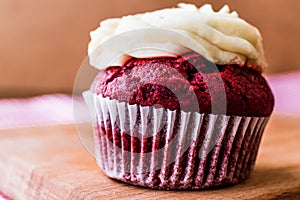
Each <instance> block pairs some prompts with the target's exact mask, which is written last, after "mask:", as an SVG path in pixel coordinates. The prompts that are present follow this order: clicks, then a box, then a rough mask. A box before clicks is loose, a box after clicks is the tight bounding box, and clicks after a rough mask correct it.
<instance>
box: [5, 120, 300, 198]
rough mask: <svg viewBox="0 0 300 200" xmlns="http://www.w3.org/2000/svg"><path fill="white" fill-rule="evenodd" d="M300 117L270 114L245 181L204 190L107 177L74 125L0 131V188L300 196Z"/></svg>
mask: <svg viewBox="0 0 300 200" xmlns="http://www.w3.org/2000/svg"><path fill="white" fill-rule="evenodd" d="M299 120H300V118H296V117H288V116H279V115H276V116H273V117H272V118H271V121H270V123H269V124H268V126H267V130H266V132H265V134H264V136H263V141H262V145H261V148H260V151H259V156H258V160H257V165H256V167H255V170H254V172H253V173H252V175H251V176H250V178H249V179H248V180H246V181H245V182H243V183H241V184H239V185H236V186H233V187H227V188H221V189H214V190H203V191H159V190H152V189H145V188H140V187H136V186H131V185H127V184H124V183H120V182H117V181H114V180H111V179H109V178H107V177H106V176H105V175H104V174H103V173H102V172H101V170H100V169H99V168H98V167H97V165H96V164H95V161H94V159H93V157H92V156H91V155H90V154H89V153H88V152H87V151H86V150H85V149H84V147H83V146H82V144H81V142H80V140H79V137H78V135H77V132H76V129H75V126H74V125H61V126H52V127H32V128H25V129H15V130H6V131H1V132H0V138H1V140H0V148H1V152H0V191H2V192H4V193H5V194H7V195H8V196H9V197H11V198H13V199H16V200H17V199H277V198H280V199H300V125H299Z"/></svg>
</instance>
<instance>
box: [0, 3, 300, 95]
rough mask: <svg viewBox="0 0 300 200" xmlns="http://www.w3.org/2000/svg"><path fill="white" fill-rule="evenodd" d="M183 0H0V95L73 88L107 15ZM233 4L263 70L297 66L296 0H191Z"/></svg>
mask: <svg viewBox="0 0 300 200" xmlns="http://www.w3.org/2000/svg"><path fill="white" fill-rule="evenodd" d="M179 2H182V0H178V1H177V0H163V1H162V0H151V1H141V0H101V1H99V0H72V1H71V0H70V1H61V0H51V1H50V0H46V1H37V0H27V1H21V0H0V71H1V73H0V98H4V97H29V96H34V95H40V94H49V93H71V92H72V87H73V82H74V79H75V76H76V72H77V70H78V69H79V67H80V64H81V63H82V61H83V60H84V58H85V57H86V56H87V45H88V42H89V40H90V38H89V32H90V31H91V30H94V29H95V28H96V27H98V24H99V22H100V21H101V20H103V19H105V18H110V17H121V16H123V15H128V14H134V13H139V12H145V11H151V10H155V9H160V8H165V7H173V6H176V4H177V3H179ZM188 2H190V3H194V4H196V5H198V6H200V5H202V4H204V3H211V4H213V7H214V9H215V10H216V9H220V8H221V7H222V5H224V4H228V5H229V6H230V8H231V10H236V11H237V12H238V13H239V15H240V16H241V17H242V18H244V19H246V20H247V21H248V22H250V23H251V24H253V25H255V26H257V27H258V28H259V29H260V31H261V32H262V35H263V38H264V47H265V52H266V57H267V60H268V63H269V68H268V69H267V70H266V72H265V73H266V74H267V75H272V74H277V73H283V72H295V71H297V70H300V65H299V64H298V63H299V61H298V53H299V47H300V39H299V35H300V27H299V17H300V12H299V10H300V1H299V0H288V1H287V0H264V1H261V0H252V1H236V0H227V1H224V0H211V1H203V0H197V1H196V0H190V1H188Z"/></svg>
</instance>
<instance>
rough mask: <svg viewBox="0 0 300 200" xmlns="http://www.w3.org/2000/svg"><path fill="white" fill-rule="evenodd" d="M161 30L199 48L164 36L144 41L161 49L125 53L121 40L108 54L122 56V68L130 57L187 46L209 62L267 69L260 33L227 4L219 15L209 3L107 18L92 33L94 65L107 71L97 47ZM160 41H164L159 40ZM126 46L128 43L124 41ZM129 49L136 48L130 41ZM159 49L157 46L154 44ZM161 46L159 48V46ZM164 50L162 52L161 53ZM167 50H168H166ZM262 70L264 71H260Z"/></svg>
mask: <svg viewBox="0 0 300 200" xmlns="http://www.w3.org/2000/svg"><path fill="white" fill-rule="evenodd" d="M145 28H158V29H160V30H172V31H176V32H177V33H180V34H182V35H184V36H185V37H188V38H190V39H191V41H193V42H196V43H197V45H198V46H200V48H195V45H189V44H187V43H184V42H182V41H181V40H180V41H179V40H178V38H176V37H174V38H173V37H167V36H164V37H163V36H162V37H161V38H160V39H157V38H155V37H152V35H151V34H145V35H144V37H142V38H143V40H144V42H147V44H149V45H150V44H159V45H158V47H159V48H158V49H148V50H145V49H142V50H137V51H128V49H130V48H127V51H125V50H124V49H122V48H121V47H120V46H122V45H120V41H119V40H117V41H115V42H112V43H111V44H110V45H108V46H109V48H107V47H106V48H105V51H109V52H112V53H114V54H115V55H116V54H118V55H121V56H120V57H119V58H118V59H116V60H115V62H114V63H111V65H120V64H122V62H123V61H124V59H126V57H128V56H132V57H142V58H143V57H153V56H172V55H174V54H172V53H170V52H176V53H180V51H184V50H185V49H184V48H182V46H183V44H184V46H185V47H187V48H190V49H192V50H194V51H196V52H199V53H201V54H203V55H204V56H205V57H206V58H207V59H209V60H211V61H213V62H215V63H216V64H238V65H244V64H245V63H246V62H247V64H249V66H256V67H260V68H264V67H265V66H266V61H265V57H264V51H263V47H262V37H261V34H260V32H259V31H258V30H257V29H256V28H255V27H253V26H252V25H250V24H248V23H247V22H246V21H244V20H243V19H241V18H239V17H238V14H237V13H236V12H230V10H229V7H228V6H227V5H225V6H224V7H223V8H222V9H220V10H219V11H218V12H214V11H213V9H212V7H211V5H209V4H205V5H204V6H202V7H200V8H199V9H198V8H197V7H196V6H195V5H192V4H184V3H180V4H178V8H169V9H163V10H158V11H153V12H147V13H144V14H136V15H129V16H124V17H122V18H114V19H107V20H105V21H102V22H101V23H100V27H98V28H97V29H96V30H94V31H92V32H91V33H90V35H91V42H90V43H89V47H88V52H89V58H90V63H91V65H93V66H95V67H96V68H98V69H104V68H106V67H107V66H103V63H101V61H100V59H99V54H100V53H103V51H97V47H98V46H100V45H102V44H104V41H108V39H110V38H112V37H113V36H118V35H120V34H122V33H126V32H129V31H134V30H139V29H145ZM158 40H160V41H158ZM124 42H125V43H126V41H124ZM112 44H114V45H112ZM126 45H127V46H130V45H132V48H133V49H134V48H135V47H136V46H134V45H133V44H132V42H128V43H127V44H126ZM150 46H151V45H150ZM154 46H155V45H154ZM156 47H157V46H156ZM159 49H162V50H159ZM164 49H168V50H169V52H168V51H165V50H164ZM260 70H261V69H260Z"/></svg>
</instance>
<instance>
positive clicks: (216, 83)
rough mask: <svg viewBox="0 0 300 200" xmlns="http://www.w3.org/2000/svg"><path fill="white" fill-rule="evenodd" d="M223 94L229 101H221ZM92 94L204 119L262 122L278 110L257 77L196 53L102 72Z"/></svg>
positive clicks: (140, 60) (135, 62)
mask: <svg viewBox="0 0 300 200" xmlns="http://www.w3.org/2000/svg"><path fill="white" fill-rule="evenodd" d="M220 77H221V78H222V80H220ZM208 82H209V85H210V87H208V84H207V83H208ZM220 84H222V86H223V85H224V87H220ZM224 89H225V92H226V97H225V95H220V94H222V90H224ZM92 91H93V92H94V93H97V94H102V95H103V96H104V97H110V98H111V99H117V100H119V101H120V102H129V103H130V104H138V105H142V106H161V107H164V108H167V109H170V110H183V111H186V112H189V111H200V113H206V114H209V113H213V114H226V115H236V116H256V117H264V116H269V115H270V114H271V112H272V110H273V106H274V99H273V95H272V92H271V90H270V88H269V86H268V84H267V82H266V80H265V79H264V77H263V76H262V75H261V73H260V72H259V71H256V70H254V69H253V68H249V67H247V66H238V65H231V64H228V65H215V64H213V63H211V62H209V61H208V60H206V59H205V58H204V57H203V56H201V55H199V54H197V53H195V52H187V53H185V54H183V55H181V56H178V57H156V58H131V59H129V60H128V61H127V62H126V63H125V64H124V65H123V66H114V67H109V68H107V69H106V70H105V71H100V72H99V75H98V76H97V77H96V79H95V81H94V83H93V86H92ZM223 93H224V92H223ZM196 101H198V102H196ZM212 102H213V106H214V109H213V110H212ZM225 102H226V105H224V103H225ZM197 106H199V109H198V107H197ZM224 107H225V108H226V113H224V111H223V108H224Z"/></svg>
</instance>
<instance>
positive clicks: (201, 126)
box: [84, 92, 269, 189]
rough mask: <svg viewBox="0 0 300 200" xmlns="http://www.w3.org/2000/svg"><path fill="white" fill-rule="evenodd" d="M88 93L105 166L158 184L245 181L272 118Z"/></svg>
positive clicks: (126, 177)
mask: <svg viewBox="0 0 300 200" xmlns="http://www.w3.org/2000/svg"><path fill="white" fill-rule="evenodd" d="M84 96H85V100H86V102H87V104H88V105H89V109H90V111H91V112H90V113H91V115H92V116H93V117H92V118H93V124H94V129H95V131H94V132H95V134H94V135H95V147H96V148H95V151H96V152H95V155H96V159H97V163H98V164H99V166H100V167H101V168H102V170H103V171H104V172H105V173H106V174H107V175H108V176H109V177H111V178H114V179H118V180H121V181H124V182H127V183H131V184H135V185H140V186H145V187H151V188H159V189H199V188H208V187H215V186H226V185H230V184H235V183H238V182H240V181H242V180H244V179H245V178H247V177H248V176H249V174H250V172H251V171H252V169H253V166H254V163H255V159H256V155H257V151H258V147H259V144H260V140H261V136H262V133H263V131H264V128H265V125H266V123H267V121H268V119H269V117H240V116H226V115H221V114H220V115H214V114H200V113H195V112H194V113H192V112H184V111H180V112H177V111H171V110H168V109H163V108H154V107H151V106H139V105H129V104H128V103H125V102H118V101H117V100H110V99H109V98H103V97H102V96H101V95H97V94H92V93H90V92H85V93H84ZM158 147H159V148H158Z"/></svg>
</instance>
